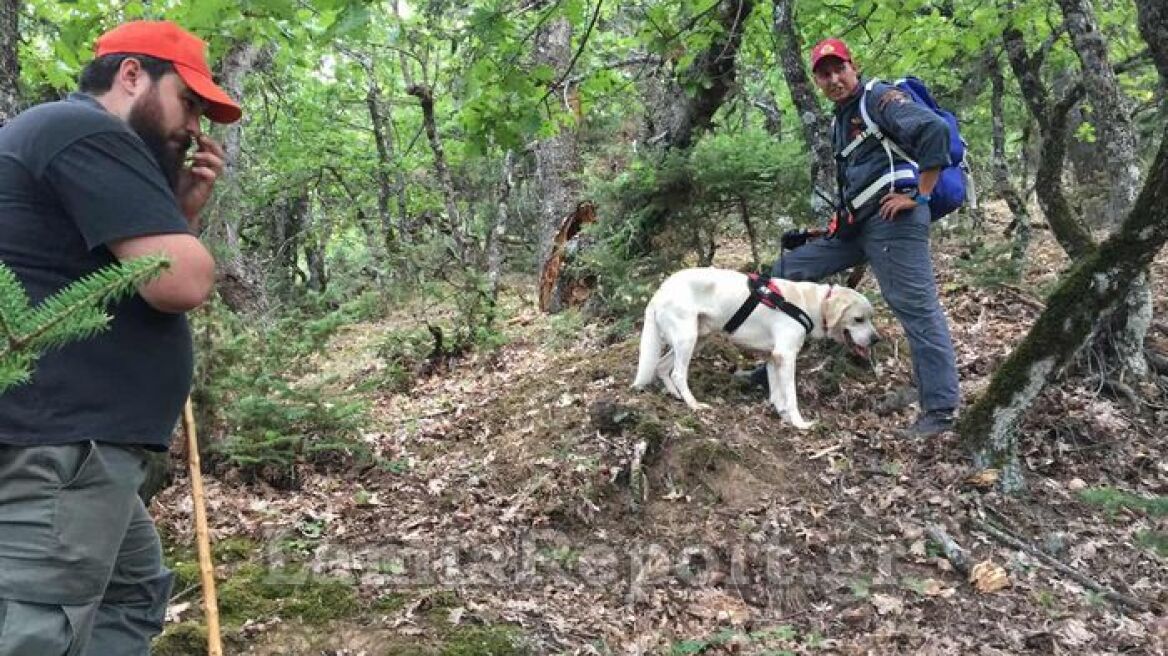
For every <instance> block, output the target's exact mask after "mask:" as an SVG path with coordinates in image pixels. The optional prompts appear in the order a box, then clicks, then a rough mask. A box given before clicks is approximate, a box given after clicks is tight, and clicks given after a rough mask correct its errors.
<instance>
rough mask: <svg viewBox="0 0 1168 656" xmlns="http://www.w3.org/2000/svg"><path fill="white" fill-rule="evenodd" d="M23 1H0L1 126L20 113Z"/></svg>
mask: <svg viewBox="0 0 1168 656" xmlns="http://www.w3.org/2000/svg"><path fill="white" fill-rule="evenodd" d="M20 6H21V0H0V125H4V123H5V122H7V121H8V119H10V118H12V117H13V116H16V115H17V114H19V113H20V107H21V104H20V103H21V101H20Z"/></svg>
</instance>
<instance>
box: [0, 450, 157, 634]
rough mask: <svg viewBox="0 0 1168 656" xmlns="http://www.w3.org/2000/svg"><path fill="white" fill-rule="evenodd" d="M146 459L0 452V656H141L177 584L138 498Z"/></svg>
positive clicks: (103, 453)
mask: <svg viewBox="0 0 1168 656" xmlns="http://www.w3.org/2000/svg"><path fill="white" fill-rule="evenodd" d="M144 475H145V453H144V452H143V451H142V450H141V449H137V448H134V447H122V446H115V445H111V444H101V443H95V442H82V443H78V444H66V445H59V446H33V447H21V446H9V445H0V656H62V655H68V656H81V655H85V656H138V655H148V654H149V653H150V642H151V640H152V639H153V638H154V636H156V635H157V634H158V633H159V632H161V630H162V625H163V621H164V619H165V615H166V604H167V600H168V599H169V596H170V588H171V585H172V583H173V575H172V574H171V572H170V571H168V570H167V569H166V568H165V567H164V566H163V563H162V548H161V544H160V543H159V540H158V533H157V531H156V530H155V529H154V522H153V521H152V520H151V518H150V515H149V514H147V512H146V508H145V506H143V505H142V501H141V499H139V498H138V486H139V484H140V483H141V482H142V479H143V477H144Z"/></svg>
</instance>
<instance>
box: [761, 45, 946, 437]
mask: <svg viewBox="0 0 1168 656" xmlns="http://www.w3.org/2000/svg"><path fill="white" fill-rule="evenodd" d="M811 71H812V74H813V76H814V79H815V84H816V86H818V87H819V89H820V90H821V91H822V92H823V93H824V95H826V96H827V97H828V99H830V100H831V101H832V102H833V103H834V104H835V117H834V121H833V123H832V146H833V148H834V150H835V152H836V167H837V171H836V179H837V182H838V190H837V192H838V194H839V199H838V200H837V207H838V209H837V211H836V213H835V216H834V217H833V219H832V222H831V225H830V226H829V228H828V232H829V237H828V238H826V239H815V240H810V241H809V240H808V238H807V234H806V233H797V232H791V233H787V234H786V235H784V236H783V244H782V246H783V249H784V251H787V250H788V249H790V250H789V252H786V254H785V255H783V256H782V257H781V258H780V259H779V261H777V262H776V263H775V265H774V267H773V269H772V272H771V275H772V276H776V277H780V278H786V279H788V280H819V279H822V278H824V277H826V276H829V275H831V274H833V273H837V272H839V271H842V270H844V269H847V268H850V267H853V266H856V265H858V264H861V263H863V262H867V263H868V264H869V265H870V266H871V268H872V271H873V273H874V274H875V275H876V280H877V281H878V282H879V284H880V292H881V294H882V295H883V296H884V300H885V301H886V302H887V303H888V306H889V307H890V308H891V309H892V311H893V313H894V314H896V317H897V319H899V320H900V323H901V325H902V326H903V327H904V331H905V334H906V336H907V337H908V342H909V347H910V349H911V351H912V360H913V375H914V378H915V380H916V383H917V389H918V391H919V395H920V396H919V398H920V410H921V412H920V415H919V416H918V417H917V419H916V421H915V422H914V423H913V424H912V425H911V426H909V427H908V429H907V431H906V433H907V434H908V435H911V436H915V437H928V436H933V435H937V434H939V433H942V432H944V431H947V430H950V429H951V428H952V427H953V422H954V415H955V413H956V411H957V408H958V404H959V401H960V390H959V388H958V383H957V366H956V358H955V355H954V351H953V342H952V340H951V339H950V336H949V326H948V323H947V321H946V318H945V312H944V310H943V309H942V308H941V304H940V301H939V300H938V298H937V285H936V280H935V276H934V274H933V264H932V259H931V255H930V251H929V226H930V223H931V221H932V218H933V214H934V213H936V212H931V211H930V207H929V206H930V201H931V200H933V199H932V198H931V196H932V194H933V193H934V191H935V188H937V187H938V180H939V178H940V176H941V175H942V172H943V171H945V170H946V169H947V168H949V167H950V165H951V157H950V129H949V125H948V124H947V123H946V121H945V120H944V119H942V118H941V117H940V116H939V115H938V114H937V113H935V112H934V111H933V110H931V109H930V108H929V107H927V106H925V105H923V104H920V103H918V102H916V101H914V99H913V97H912V96H910V95H909V93H908V92H907V91H906V90H904V89H902V88H900V87H898V86H894V85H889V84H884V83H881V82H879V81H868V80H865V79H863V78H862V77H861V75H860V71H859V70H858V69H857V68H856V66H855V63H854V62H853V60H852V55H851V53H850V52H849V50H848V47H847V46H846V45H845V44H844V42H843V41H840V40H839V39H825V40H823V41H821V42H819V43H818V44H816V45H815V47H814V48H812V50H811ZM955 172H956V173H957V174H958V175H960V171H955ZM958 202H960V201H958ZM942 211H945V210H942ZM750 378H751V380H752V382H755V383H760V384H762V383H765V379H766V374H765V370H762V373H761V375H760V374H759V371H758V370H756V371H755V372H752V374H751V376H750Z"/></svg>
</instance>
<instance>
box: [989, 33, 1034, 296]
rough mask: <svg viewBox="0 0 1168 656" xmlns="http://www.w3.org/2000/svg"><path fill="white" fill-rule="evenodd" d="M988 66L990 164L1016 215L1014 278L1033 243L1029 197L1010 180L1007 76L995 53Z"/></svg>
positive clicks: (1000, 191)
mask: <svg viewBox="0 0 1168 656" xmlns="http://www.w3.org/2000/svg"><path fill="white" fill-rule="evenodd" d="M986 64H987V66H986V68H987V70H988V72H989V76H990V117H991V125H992V133H993V134H992V136H993V154H992V156H991V168H992V172H993V177H994V187H995V188H996V191H997V193H998V196H1000V197H1001V198H1002V199H1004V200H1005V201H1006V205H1007V206H1009V208H1010V213H1011V214H1013V215H1014V218H1013V220H1012V221H1011V223H1010V229H1009V230H1008V231H1007V232H1010V233H1012V235H1013V239H1014V245H1013V248H1012V249H1011V251H1010V265H1011V267H1012V268H1013V269H1014V271H1013V274H1014V277H1015V278H1020V277H1021V276H1022V272H1023V269H1024V267H1025V264H1026V251H1027V250H1028V249H1029V247H1030V212H1029V211H1027V209H1026V201H1025V200H1023V198H1022V194H1020V193H1019V192H1018V188H1017V187H1015V186H1014V183H1013V182H1012V181H1011V180H1010V166H1009V164H1008V163H1007V160H1006V123H1005V112H1004V110H1003V109H1002V98H1003V97H1005V95H1006V80H1005V78H1004V77H1003V76H1002V65H1001V62H999V61H998V56H997V54H996V53H993V52H991V53H990V54H989V55H987V57H986Z"/></svg>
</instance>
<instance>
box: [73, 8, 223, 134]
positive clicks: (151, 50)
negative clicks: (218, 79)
mask: <svg viewBox="0 0 1168 656" xmlns="http://www.w3.org/2000/svg"><path fill="white" fill-rule="evenodd" d="M205 51H206V44H205V43H203V40H202V39H200V38H199V37H197V36H195V35H194V34H191V33H190V32H188V31H186V30H184V29H183V28H181V27H179V26H178V25H175V24H174V23H172V22H170V21H133V22H130V23H124V24H122V25H119V26H118V27H115V28H114V29H112V30H110V31H109V32H106V33H105V34H103V35H101V36H100V37H99V38H98V39H97V43H95V44H94V52H95V55H96V56H97V57H102V56H105V55H114V54H127V55H149V56H151V57H156V58H158V59H163V60H166V61H168V62H170V63H172V64H174V69H175V71H176V72H177V73H178V75H179V77H181V78H182V80H183V82H186V83H187V86H188V87H190V88H191V91H194V92H195V93H197V94H199V96H200V97H201V98H202V99H203V100H205V101H207V111H206V112H205V115H206V116H207V118H209V119H211V120H212V121H215V122H216V123H234V122H236V121H238V120H239V118H240V117H241V116H243V110H241V109H240V108H239V105H237V104H236V103H235V101H234V100H232V99H231V97H230V96H228V95H227V93H226V92H225V91H223V89H220V88H219V86H218V85H217V84H215V81H214V80H213V79H212V78H211V68H210V67H209V66H207V57H206V54H205Z"/></svg>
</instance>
